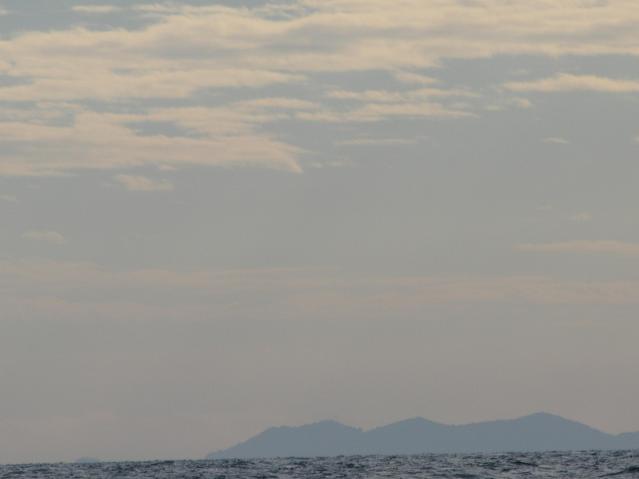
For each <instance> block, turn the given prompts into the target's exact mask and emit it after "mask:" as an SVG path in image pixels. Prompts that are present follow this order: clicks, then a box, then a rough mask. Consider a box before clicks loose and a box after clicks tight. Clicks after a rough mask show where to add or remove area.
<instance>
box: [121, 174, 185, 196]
mask: <svg viewBox="0 0 639 479" xmlns="http://www.w3.org/2000/svg"><path fill="white" fill-rule="evenodd" d="M115 180H116V181H117V182H118V183H120V184H121V185H123V186H124V187H125V188H126V189H127V190H129V191H145V192H150V191H173V189H174V186H173V183H171V182H170V181H168V180H154V179H151V178H147V177H146V176H137V175H118V176H116V177H115Z"/></svg>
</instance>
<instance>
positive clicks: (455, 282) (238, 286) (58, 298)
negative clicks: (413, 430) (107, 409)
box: [0, 260, 639, 320]
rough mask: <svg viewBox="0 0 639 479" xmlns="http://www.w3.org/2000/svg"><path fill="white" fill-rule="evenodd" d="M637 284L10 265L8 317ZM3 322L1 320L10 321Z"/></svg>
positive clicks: (310, 311) (356, 307) (348, 307)
mask: <svg viewBox="0 0 639 479" xmlns="http://www.w3.org/2000/svg"><path fill="white" fill-rule="evenodd" d="M638 302H639V282H637V281H569V280H559V279H553V278H550V277H539V276H463V275H457V276H400V277H397V276H374V275H373V276H370V275H368V276H365V277H363V276H358V275H345V274H344V272H343V271H336V270H332V269H247V270H220V271H205V270H200V271H198V270H195V271H177V270H170V269H140V270H128V271H122V270H113V269H110V268H105V267H102V266H99V265H97V264H94V263H80V262H56V261H36V260H31V261H0V308H1V309H2V311H3V315H2V318H10V317H11V315H12V313H13V312H18V314H20V315H23V316H24V317H32V318H39V317H45V318H56V317H60V318H65V319H78V320H81V319H83V318H86V317H88V316H90V317H94V318H109V319H119V318H121V319H130V318H131V317H136V318H138V319H144V320H160V319H202V318H216V317H224V318H227V319H229V318H233V319H243V318H244V319H255V318H256V317H265V318H268V317H277V318H281V319H292V320H293V319H295V320H296V319H299V318H300V317H304V318H307V319H334V318H336V317H349V318H361V319H375V318H377V319H384V318H398V317H406V318H422V317H423V314H424V312H425V311H428V310H429V308H433V307H437V308H441V307H454V308H456V307H459V306H462V305H480V304H485V305H499V304H501V305H513V304H539V305H557V304H573V305H593V304H605V305H608V304H637V303H638ZM0 320H1V318H0Z"/></svg>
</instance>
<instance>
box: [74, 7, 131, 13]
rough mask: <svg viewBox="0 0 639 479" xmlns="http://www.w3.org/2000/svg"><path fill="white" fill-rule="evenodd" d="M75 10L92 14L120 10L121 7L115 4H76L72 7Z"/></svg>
mask: <svg viewBox="0 0 639 479" xmlns="http://www.w3.org/2000/svg"><path fill="white" fill-rule="evenodd" d="M72 10H73V11H74V12H78V13H90V14H98V15H99V14H105V13H113V12H117V11H120V10H121V8H120V7H117V6H115V5H75V6H73V7H72Z"/></svg>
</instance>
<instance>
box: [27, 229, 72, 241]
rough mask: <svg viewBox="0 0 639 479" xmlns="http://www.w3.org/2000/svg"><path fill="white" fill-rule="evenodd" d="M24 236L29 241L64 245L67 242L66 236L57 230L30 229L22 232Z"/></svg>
mask: <svg viewBox="0 0 639 479" xmlns="http://www.w3.org/2000/svg"><path fill="white" fill-rule="evenodd" d="M22 237H23V238H24V239H26V240H29V241H36V242H42V243H50V244H54V245H64V244H66V243H67V240H66V238H65V237H64V236H62V235H61V234H60V233H58V232H57V231H47V230H30V231H25V232H24V233H23V234H22Z"/></svg>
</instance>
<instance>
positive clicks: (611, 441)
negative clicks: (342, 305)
mask: <svg viewBox="0 0 639 479" xmlns="http://www.w3.org/2000/svg"><path fill="white" fill-rule="evenodd" d="M594 449H603V450H606V449H607V450H610V449H639V432H636V433H626V434H619V435H613V434H607V433H605V432H602V431H598V430H597V429H593V428H591V427H589V426H586V425H585V424H581V423H578V422H575V421H570V420H568V419H564V418H562V417H560V416H556V415H553V414H547V413H537V414H531V415H529V416H525V417H521V418H518V419H510V420H500V421H489V422H480V423H474V424H466V425H461V426H452V425H447V424H441V423H437V422H432V421H428V420H426V419H423V418H415V419H407V420H405V421H400V422H396V423H393V424H389V425H386V426H382V427H378V428H375V429H371V430H368V431H364V430H362V429H357V428H354V427H350V426H346V425H344V424H341V423H338V422H335V421H322V422H318V423H315V424H308V425H305V426H299V427H274V428H271V429H267V430H266V431H264V432H262V433H261V434H258V435H257V436H255V437H253V438H251V439H249V440H247V441H245V442H242V443H240V444H238V445H236V446H233V447H231V448H229V449H225V450H222V451H218V452H214V453H211V454H209V455H208V456H207V459H228V458H270V457H318V456H340V455H364V454H426V453H475V452H476V453H480V452H507V451H512V452H529V451H560V450H562V451H569V450H594Z"/></svg>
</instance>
